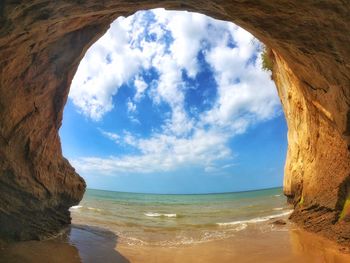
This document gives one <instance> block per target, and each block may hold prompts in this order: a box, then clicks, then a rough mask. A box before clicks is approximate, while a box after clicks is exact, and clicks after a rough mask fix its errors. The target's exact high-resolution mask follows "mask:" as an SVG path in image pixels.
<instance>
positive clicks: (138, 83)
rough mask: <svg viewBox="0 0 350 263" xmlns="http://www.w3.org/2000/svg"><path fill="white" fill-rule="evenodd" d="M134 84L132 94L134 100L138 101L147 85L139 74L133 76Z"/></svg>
mask: <svg viewBox="0 0 350 263" xmlns="http://www.w3.org/2000/svg"><path fill="white" fill-rule="evenodd" d="M134 85H135V88H136V94H135V96H134V100H135V101H139V100H141V99H142V97H143V96H144V92H145V90H146V89H147V87H148V85H147V83H146V82H145V81H144V79H143V78H142V77H141V76H137V77H136V78H135V80H134Z"/></svg>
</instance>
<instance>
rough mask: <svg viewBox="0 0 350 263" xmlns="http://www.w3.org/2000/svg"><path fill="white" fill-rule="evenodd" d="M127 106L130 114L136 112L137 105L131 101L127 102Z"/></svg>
mask: <svg viewBox="0 0 350 263" xmlns="http://www.w3.org/2000/svg"><path fill="white" fill-rule="evenodd" d="M126 106H127V108H128V112H130V113H135V112H136V104H135V103H133V102H132V101H131V100H130V99H129V100H128V101H127V103H126Z"/></svg>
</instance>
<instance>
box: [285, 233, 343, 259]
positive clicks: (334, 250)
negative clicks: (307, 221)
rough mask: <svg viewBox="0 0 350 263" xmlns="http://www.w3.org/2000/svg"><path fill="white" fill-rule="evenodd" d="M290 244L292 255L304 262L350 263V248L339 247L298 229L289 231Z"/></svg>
mask: <svg viewBox="0 0 350 263" xmlns="http://www.w3.org/2000/svg"><path fill="white" fill-rule="evenodd" d="M290 243H291V249H292V251H293V254H295V255H297V256H299V257H300V258H303V259H304V262H310V263H319V262H327V263H328V262H329V263H348V262H350V253H349V252H350V250H349V249H350V248H347V247H341V246H339V245H337V244H335V243H333V242H331V241H329V240H327V239H325V238H323V237H320V236H318V235H316V234H314V233H309V232H306V231H303V230H300V229H296V230H293V231H290Z"/></svg>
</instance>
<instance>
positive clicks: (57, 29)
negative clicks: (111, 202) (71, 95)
mask: <svg viewBox="0 0 350 263" xmlns="http://www.w3.org/2000/svg"><path fill="white" fill-rule="evenodd" d="M155 7H165V8H169V9H178V10H189V11H196V12H200V13H204V14H207V15H210V16H213V17H215V18H218V19H223V20H229V21H233V22H235V23H236V24H238V25H240V26H242V27H243V28H245V29H247V30H248V31H250V32H251V33H252V34H254V35H255V36H256V37H257V38H259V39H260V40H261V41H263V42H264V43H265V44H266V45H267V46H268V47H270V48H271V49H272V51H273V52H272V54H274V69H273V78H274V80H275V81H276V84H277V86H278V92H279V95H280V97H281V100H282V103H283V107H284V111H285V115H286V119H287V122H288V128H289V131H288V142H289V147H288V156H287V162H286V166H285V180H284V191H285V194H286V195H287V196H288V198H289V200H290V201H291V202H292V203H294V205H295V206H296V211H295V213H294V215H293V216H292V218H294V220H296V221H297V222H299V223H300V224H302V225H304V226H305V227H309V225H312V226H316V228H312V227H311V228H312V229H313V230H315V231H319V232H322V233H324V234H325V235H327V236H329V237H332V236H333V237H334V235H336V236H337V237H338V239H342V240H346V238H347V237H348V236H349V235H350V234H349V233H350V231H349V224H348V223H341V224H340V223H339V222H338V221H339V220H338V217H339V214H340V213H341V211H342V209H343V206H344V204H345V200H346V199H347V198H348V197H349V195H350V177H349V175H350V155H349V144H350V88H349V83H350V73H349V71H350V45H349V43H350V34H349V33H350V32H349V29H350V19H349V17H350V12H349V9H350V7H349V4H348V3H347V2H346V1H341V0H324V1H311V0H305V1H298V2H296V1H293V0H285V1H270V0H259V1H255V0H254V1H249V0H231V1H228V0H226V1H203V0H202V1H194V0H188V1H145V0H144V1H123V0H121V1H114V0H105V1H94V0H86V1H77V0H72V1H48V0H33V1H25V0H16V1H14V0H13V1H11V0H5V1H2V2H1V3H0V25H1V26H0V193H1V198H0V236H1V237H2V238H4V239H17V240H18V239H21V240H25V239H35V238H36V239H38V238H42V237H46V236H48V235H51V234H54V233H57V231H59V230H60V229H61V228H62V227H64V226H66V225H67V224H69V223H70V215H69V211H68V208H69V207H70V206H72V205H74V204H77V203H78V202H79V200H80V199H81V198H82V196H83V193H84V189H85V183H84V181H83V179H82V178H80V177H79V176H78V175H77V174H76V172H75V171H74V169H73V168H72V167H71V166H70V164H69V163H68V161H67V160H66V159H64V158H63V157H62V151H61V146H60V140H59V136H58V129H59V127H60V126H61V121H62V112H63V107H64V105H65V102H66V100H67V95H68V90H69V86H70V83H71V80H72V78H73V76H74V73H75V71H76V69H77V66H78V63H79V61H80V60H81V58H82V56H83V55H84V53H85V51H86V50H87V49H88V48H89V46H90V45H91V44H93V43H94V41H96V39H98V37H100V36H101V35H102V34H103V33H104V32H105V31H106V30H107V28H108V27H109V24H110V23H111V22H112V21H113V20H114V19H116V18H117V17H118V16H121V15H123V16H126V15H131V14H132V13H134V12H135V11H137V10H143V9H150V8H155ZM317 215H322V217H321V219H322V220H319V219H317ZM315 216H316V217H315ZM329 226H331V227H329ZM340 237H341V238H340Z"/></svg>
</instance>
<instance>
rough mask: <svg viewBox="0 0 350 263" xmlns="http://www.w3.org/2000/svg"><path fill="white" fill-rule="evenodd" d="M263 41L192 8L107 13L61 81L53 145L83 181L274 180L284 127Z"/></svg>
mask: <svg viewBox="0 0 350 263" xmlns="http://www.w3.org/2000/svg"><path fill="white" fill-rule="evenodd" d="M264 52H265V51H264V47H263V45H262V44H261V43H260V42H259V41H258V40H257V39H256V38H254V37H253V36H252V35H251V34H250V33H248V32H247V31H245V30H243V29H242V28H240V27H238V26H236V25H234V24H233V23H229V22H224V21H219V20H215V19H213V18H210V17H208V16H205V15H201V14H198V13H190V12H184V11H181V12H179V11H165V10H164V9H155V10H149V11H140V12H137V13H136V14H134V15H133V16H130V17H127V18H124V17H120V18H118V19H117V20H116V21H114V22H113V23H112V24H111V27H110V29H109V30H108V31H107V33H106V34H105V35H104V36H102V37H101V38H100V39H99V40H98V41H97V42H96V43H95V44H94V45H93V46H92V47H91V48H90V49H89V50H88V51H87V53H86V55H85V57H84V58H83V60H82V61H81V63H80V66H79V68H78V71H77V73H76V75H75V77H74V79H73V81H72V86H71V90H70V94H69V100H68V104H67V106H66V108H65V114H64V121H63V126H62V128H61V130H60V135H61V139H62V146H63V152H64V155H65V156H67V157H68V159H69V160H70V162H71V163H72V164H73V166H74V167H75V168H76V169H77V171H78V173H80V174H81V175H82V176H83V177H84V178H85V180H86V181H87V185H88V188H89V187H90V188H98V189H107V190H117V191H130V192H153V193H209V192H233V191H244V190H250V189H257V188H268V187H275V186H281V185H282V181H283V179H282V178H283V166H284V161H285V155H286V148H287V143H286V130H287V128H286V124H285V119H284V116H283V112H282V109H281V105H280V101H279V98H278V95H277V91H276V88H275V86H274V83H273V81H272V80H271V72H269V70H268V67H269V65H268V64H269V61H268V59H269V58H268V56H266V53H264Z"/></svg>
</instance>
